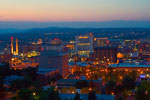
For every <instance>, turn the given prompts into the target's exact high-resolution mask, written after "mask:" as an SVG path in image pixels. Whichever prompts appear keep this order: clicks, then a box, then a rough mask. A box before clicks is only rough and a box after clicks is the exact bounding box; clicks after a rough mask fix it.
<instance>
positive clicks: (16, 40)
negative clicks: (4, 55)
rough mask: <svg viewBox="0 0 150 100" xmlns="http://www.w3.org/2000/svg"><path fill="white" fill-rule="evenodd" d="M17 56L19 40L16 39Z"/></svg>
mask: <svg viewBox="0 0 150 100" xmlns="http://www.w3.org/2000/svg"><path fill="white" fill-rule="evenodd" d="M16 55H18V39H17V38H16Z"/></svg>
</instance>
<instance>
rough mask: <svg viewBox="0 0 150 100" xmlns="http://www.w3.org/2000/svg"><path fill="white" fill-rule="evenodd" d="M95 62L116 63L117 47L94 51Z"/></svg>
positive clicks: (100, 48) (101, 48) (99, 48)
mask: <svg viewBox="0 0 150 100" xmlns="http://www.w3.org/2000/svg"><path fill="white" fill-rule="evenodd" d="M94 60H95V61H98V62H101V63H106V62H107V63H116V62H117V48H116V47H97V48H95V49H94Z"/></svg>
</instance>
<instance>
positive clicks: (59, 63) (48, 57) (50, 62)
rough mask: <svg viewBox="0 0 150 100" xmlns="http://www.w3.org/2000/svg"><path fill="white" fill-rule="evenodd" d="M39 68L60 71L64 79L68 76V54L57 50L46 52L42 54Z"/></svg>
mask: <svg viewBox="0 0 150 100" xmlns="http://www.w3.org/2000/svg"><path fill="white" fill-rule="evenodd" d="M39 68H47V69H50V68H52V69H58V70H59V72H60V74H61V75H62V76H63V77H66V76H67V75H68V54H65V53H60V52H57V51H55V50H44V51H43V52H41V55H40V61H39Z"/></svg>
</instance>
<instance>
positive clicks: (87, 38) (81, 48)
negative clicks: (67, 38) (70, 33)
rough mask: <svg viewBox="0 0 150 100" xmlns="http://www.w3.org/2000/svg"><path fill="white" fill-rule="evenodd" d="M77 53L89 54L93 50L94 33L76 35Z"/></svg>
mask: <svg viewBox="0 0 150 100" xmlns="http://www.w3.org/2000/svg"><path fill="white" fill-rule="evenodd" d="M75 41H76V43H75V49H76V54H78V55H85V56H89V53H91V52H93V35H92V34H89V35H84V36H76V38H75Z"/></svg>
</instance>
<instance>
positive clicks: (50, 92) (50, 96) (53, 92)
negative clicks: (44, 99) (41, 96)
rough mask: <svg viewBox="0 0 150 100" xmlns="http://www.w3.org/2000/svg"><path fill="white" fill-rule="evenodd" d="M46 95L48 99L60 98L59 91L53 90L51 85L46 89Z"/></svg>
mask: <svg viewBox="0 0 150 100" xmlns="http://www.w3.org/2000/svg"><path fill="white" fill-rule="evenodd" d="M47 95H48V100H60V97H59V93H58V91H56V90H55V88H54V87H51V88H50V89H49V90H48V91H47Z"/></svg>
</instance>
